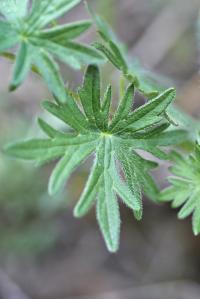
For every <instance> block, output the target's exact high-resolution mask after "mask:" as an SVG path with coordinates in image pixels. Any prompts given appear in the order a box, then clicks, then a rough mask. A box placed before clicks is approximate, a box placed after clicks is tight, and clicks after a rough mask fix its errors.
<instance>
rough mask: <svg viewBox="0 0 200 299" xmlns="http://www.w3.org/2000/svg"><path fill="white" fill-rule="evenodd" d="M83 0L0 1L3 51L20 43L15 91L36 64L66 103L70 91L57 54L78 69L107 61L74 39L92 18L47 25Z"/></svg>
mask: <svg viewBox="0 0 200 299" xmlns="http://www.w3.org/2000/svg"><path fill="white" fill-rule="evenodd" d="M79 2H81V0H41V1H38V0H35V1H32V5H31V1H30V3H29V1H26V0H1V1H0V13H1V14H2V15H3V17H4V19H1V20H0V54H2V55H4V56H5V53H4V51H6V50H8V49H9V48H12V47H13V46H15V45H16V44H18V48H17V49H18V50H16V51H15V52H14V54H16V55H15V56H16V63H15V67H14V72H13V76H12V81H11V83H10V89H11V90H14V89H16V88H17V87H18V86H19V85H20V84H21V83H22V82H23V80H24V79H25V77H26V75H27V74H28V72H29V71H30V70H31V69H32V68H33V64H35V65H36V67H37V73H39V74H40V75H41V76H42V77H43V79H44V80H45V82H46V83H47V85H48V88H49V89H50V90H51V91H52V92H53V93H54V95H55V96H56V98H57V99H58V100H60V101H61V102H66V101H67V99H68V94H67V91H66V90H65V84H64V82H63V79H62V76H61V74H60V71H59V67H58V65H57V64H56V62H55V60H54V57H55V58H57V59H59V60H61V61H62V62H64V63H66V64H68V65H69V66H71V67H72V68H74V69H80V68H81V67H82V65H84V64H89V63H97V64H98V63H100V62H103V61H104V58H103V56H102V55H101V54H100V52H98V51H97V50H96V49H94V48H93V47H90V46H86V45H84V44H82V43H77V42H75V41H73V39H74V38H76V37H78V36H80V35H81V34H82V33H84V32H85V31H86V30H87V29H88V28H89V27H90V25H91V22H90V21H88V20H86V21H81V22H76V23H71V24H64V25H56V26H53V25H52V26H48V28H45V26H46V25H47V24H49V23H52V22H53V21H55V20H56V18H58V17H59V16H61V15H63V14H64V13H66V12H67V11H68V10H70V9H71V8H73V7H74V6H75V5H77V4H78V3H79ZM29 6H30V10H27V7H29ZM15 56H14V57H15ZM5 57H6V56H5Z"/></svg>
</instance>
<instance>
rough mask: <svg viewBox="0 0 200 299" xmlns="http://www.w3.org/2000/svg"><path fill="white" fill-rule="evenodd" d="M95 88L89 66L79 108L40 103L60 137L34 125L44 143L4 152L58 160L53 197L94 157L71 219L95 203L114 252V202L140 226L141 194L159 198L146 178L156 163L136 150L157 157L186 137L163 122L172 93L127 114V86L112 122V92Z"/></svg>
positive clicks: (96, 79)
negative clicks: (60, 126)
mask: <svg viewBox="0 0 200 299" xmlns="http://www.w3.org/2000/svg"><path fill="white" fill-rule="evenodd" d="M100 86H101V80H100V73H99V69H98V67H97V66H96V65H90V66H89V67H88V68H87V71H86V73H85V76H84V81H83V85H82V87H81V88H80V89H79V95H80V102H78V103H79V104H80V107H79V105H78V104H77V102H76V98H73V96H69V98H68V101H67V102H66V103H61V102H59V101H58V102H57V103H56V104H54V103H51V102H47V101H46V102H44V103H43V107H44V108H45V109H46V110H47V111H48V112H49V113H51V114H53V115H54V116H56V117H57V118H59V119H60V120H62V121H63V122H64V123H66V124H67V125H68V126H69V127H70V130H69V128H68V130H67V132H66V133H64V132H59V131H58V130H56V129H54V128H52V127H51V126H50V125H49V124H47V123H46V122H45V121H43V120H41V119H39V125H40V127H41V129H42V130H43V132H44V133H45V134H46V135H47V138H46V139H33V140H27V141H24V142H18V143H16V144H12V145H9V146H8V147H7V152H8V154H10V155H12V156H15V157H18V158H24V159H29V160H33V161H35V162H37V163H40V164H41V163H44V162H46V161H47V162H48V161H50V160H53V159H57V158H61V159H60V161H59V162H58V164H57V166H56V167H55V169H54V171H53V173H52V175H51V178H50V181H49V193H50V194H53V195H54V194H56V193H57V192H59V190H60V189H62V188H63V186H64V185H65V183H66V181H67V179H68V178H69V176H70V174H71V173H72V171H74V170H75V168H77V167H78V165H79V164H80V163H82V162H83V161H85V159H87V158H88V157H89V156H91V155H92V154H93V155H94V157H95V158H94V163H93V166H92V168H91V171H90V175H89V177H88V180H87V182H86V185H85V188H84V190H83V192H82V195H81V197H80V200H79V201H78V203H77V205H76V207H75V209H74V215H75V216H76V217H81V216H83V215H85V214H86V213H87V212H88V211H89V210H90V208H91V207H92V206H93V205H94V204H95V202H96V201H97V206H96V213H97V220H98V223H99V226H100V229H101V232H102V234H103V236H104V239H105V242H106V245H107V247H108V249H109V250H110V251H111V252H114V251H116V250H117V249H118V246H119V236H120V215H119V200H118V197H119V198H121V200H122V202H123V203H125V204H126V206H127V207H129V208H130V209H131V210H132V211H133V214H134V215H135V217H136V219H138V220H140V219H141V217H142V211H143V207H142V193H145V194H147V196H148V197H149V198H150V199H152V200H154V201H156V200H157V196H158V188H157V186H156V184H155V182H154V180H153V178H152V176H151V173H150V172H151V170H152V169H153V168H155V167H156V166H157V163H155V162H153V161H149V160H146V159H145V158H143V157H141V156H140V155H139V153H137V149H142V150H143V151H147V152H150V153H153V154H155V155H157V156H161V153H162V154H163V155H164V154H165V153H164V152H162V151H161V149H160V146H162V147H163V146H166V145H167V146H169V145H172V144H177V143H178V142H180V140H181V142H182V139H183V138H185V137H186V136H185V135H184V134H185V132H183V131H181V130H175V129H173V130H169V123H168V120H167V119H166V118H165V113H164V112H165V111H166V109H167V107H168V106H169V105H170V103H171V102H172V101H173V100H174V98H175V92H174V89H169V90H167V91H165V92H164V93H162V94H160V95H159V96H158V97H157V98H155V99H153V100H151V101H150V102H148V103H147V104H145V105H143V106H141V107H140V108H138V109H136V110H135V111H132V104H133V97H134V86H133V85H132V84H131V85H130V86H128V88H127V90H126V92H125V95H124V97H123V98H122V99H121V101H120V102H119V107H118V109H117V111H116V112H115V113H114V116H113V117H112V116H111V114H110V106H111V87H110V86H109V87H108V88H107V90H106V92H105V94H104V96H102V98H101V93H100ZM72 94H73V93H72ZM121 173H122V174H123V176H121Z"/></svg>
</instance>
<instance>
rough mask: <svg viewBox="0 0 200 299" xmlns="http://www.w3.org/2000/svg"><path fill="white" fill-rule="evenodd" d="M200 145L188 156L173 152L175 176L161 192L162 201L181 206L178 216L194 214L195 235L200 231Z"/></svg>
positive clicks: (176, 206) (182, 217) (172, 170)
mask: <svg viewBox="0 0 200 299" xmlns="http://www.w3.org/2000/svg"><path fill="white" fill-rule="evenodd" d="M199 153H200V146H199V145H198V144H197V145H196V148H195V151H194V153H193V154H191V155H190V156H188V157H184V156H181V155H180V154H179V153H177V152H173V153H172V159H173V162H174V164H173V166H172V167H171V168H170V170H171V172H172V174H174V176H173V177H169V182H170V183H171V185H170V187H168V188H166V189H164V190H163V191H162V192H161V194H160V200H161V201H171V202H172V207H173V208H178V207H181V206H182V207H181V209H180V211H179V213H178V218H179V219H184V218H186V217H187V216H189V215H191V214H192V226H193V232H194V234H195V235H198V234H199V233H200V209H199V207H200V187H199V186H200V156H199Z"/></svg>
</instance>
